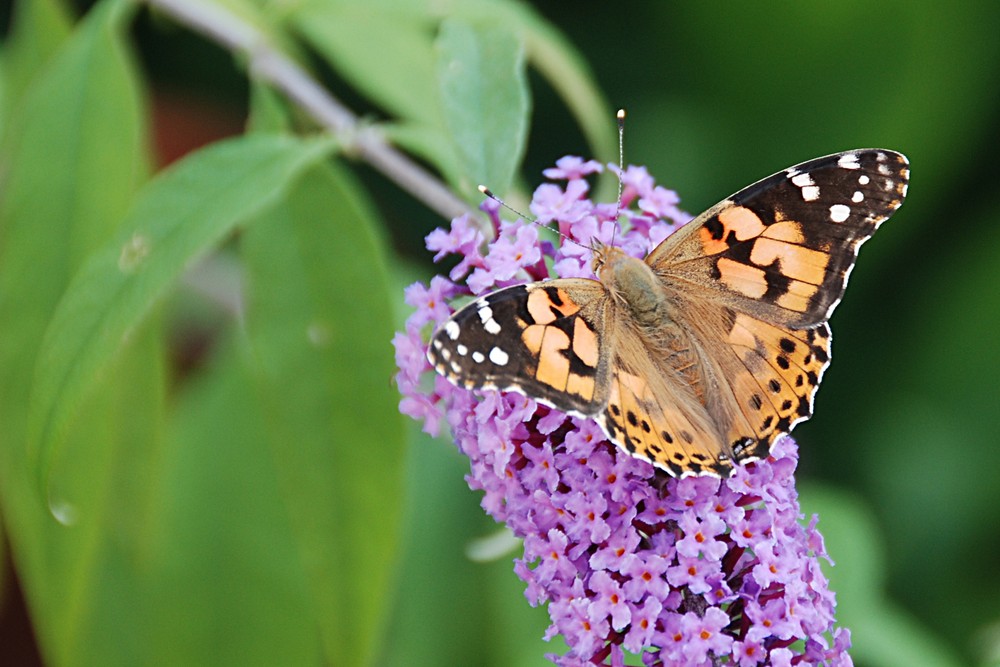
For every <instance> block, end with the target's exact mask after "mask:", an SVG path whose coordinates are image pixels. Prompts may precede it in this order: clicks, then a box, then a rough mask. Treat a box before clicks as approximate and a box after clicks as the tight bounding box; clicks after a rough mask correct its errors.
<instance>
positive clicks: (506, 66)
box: [437, 19, 530, 194]
mask: <svg viewBox="0 0 1000 667" xmlns="http://www.w3.org/2000/svg"><path fill="white" fill-rule="evenodd" d="M437 47H438V49H437V50H438V62H437V70H438V80H439V89H440V91H441V98H442V106H443V108H444V114H445V121H446V124H447V127H448V129H449V131H450V135H451V140H452V142H453V144H454V146H455V152H456V153H457V155H458V156H459V159H460V161H461V162H460V165H461V167H460V173H461V174H462V180H461V181H460V182H459V183H458V189H459V191H460V192H462V193H469V194H471V193H472V192H473V191H474V190H475V188H476V186H477V185H478V184H479V183H485V184H487V185H488V186H489V187H490V188H496V189H497V191H498V192H506V191H507V190H508V188H509V187H510V184H511V182H512V181H513V178H514V173H515V171H516V170H517V167H518V166H519V165H520V164H521V159H522V157H523V155H524V144H525V141H526V139H527V132H528V127H527V121H528V112H529V107H530V101H529V97H528V88H527V82H526V80H525V73H524V48H523V45H522V44H521V42H520V40H519V39H518V37H517V35H515V34H514V33H512V32H510V31H509V30H505V29H504V28H503V27H502V26H497V25H494V24H491V23H487V22H485V21H484V22H477V23H470V22H466V21H462V20H459V19H445V21H444V22H443V23H442V24H441V31H440V34H439V35H438V40H437Z"/></svg>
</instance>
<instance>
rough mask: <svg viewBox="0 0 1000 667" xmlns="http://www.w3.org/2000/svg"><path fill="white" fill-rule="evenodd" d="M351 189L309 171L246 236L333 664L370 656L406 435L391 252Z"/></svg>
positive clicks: (282, 434)
mask: <svg viewBox="0 0 1000 667" xmlns="http://www.w3.org/2000/svg"><path fill="white" fill-rule="evenodd" d="M357 189H358V188H357V185H356V184H354V183H353V182H352V181H350V180H349V179H347V177H346V175H345V174H344V173H343V172H342V171H340V170H335V169H332V168H330V167H328V166H322V167H316V168H313V169H311V170H309V171H308V172H306V173H305V174H304V175H303V177H302V178H301V179H300V180H299V181H298V182H297V183H296V184H295V186H294V187H293V188H292V189H291V190H290V191H289V192H288V195H287V197H286V198H285V199H284V200H283V201H282V203H281V205H279V206H275V207H273V208H271V209H268V211H267V212H266V213H264V214H263V215H262V216H261V219H260V220H259V221H258V222H256V223H255V224H254V225H253V226H252V227H251V228H250V229H249V230H248V232H247V234H246V235H245V237H244V239H243V248H244V251H245V252H244V257H245V259H246V263H247V267H248V272H249V290H250V291H249V297H250V298H249V310H248V330H249V334H250V342H251V344H252V350H253V353H254V356H255V358H256V360H257V362H258V364H259V366H258V373H259V382H258V384H259V386H260V389H261V392H260V393H261V400H262V402H263V404H264V408H265V409H264V414H266V415H267V416H268V424H267V425H268V434H269V435H270V437H271V440H272V448H273V450H274V460H275V462H276V464H277V467H278V474H279V479H280V481H281V483H282V485H281V486H282V492H283V496H284V499H285V502H286V504H287V508H288V512H289V515H290V516H291V521H292V525H293V530H294V532H295V538H296V545H297V547H298V552H299V559H300V562H301V564H302V566H303V567H304V569H305V572H306V576H307V578H308V581H309V591H310V594H311V596H312V602H313V606H314V609H315V612H316V617H317V619H318V623H319V629H320V636H321V638H322V641H323V646H324V649H325V653H326V658H327V662H328V663H330V664H345V665H366V664H372V660H373V657H374V654H375V651H376V648H377V645H378V644H377V641H378V640H379V639H381V629H382V628H384V626H385V619H386V617H387V615H388V604H389V602H390V601H391V597H390V596H389V595H388V591H389V586H390V583H391V575H392V573H393V572H394V570H395V565H396V563H395V551H396V549H397V547H398V542H399V536H398V532H399V524H400V514H401V509H402V503H401V500H402V489H403V479H402V477H403V461H404V437H403V425H402V417H401V415H400V414H399V411H398V409H397V403H398V400H399V396H398V393H397V392H396V391H395V389H394V387H393V386H392V385H391V384H390V382H389V381H388V380H389V378H390V377H391V376H392V374H393V371H394V364H393V361H392V347H391V345H390V340H391V338H392V335H393V331H394V326H393V317H392V308H391V299H390V295H389V287H388V278H387V275H386V267H385V260H384V257H383V253H384V249H383V246H382V243H381V242H380V239H379V238H378V237H377V235H376V234H374V232H373V229H372V222H371V221H372V220H374V219H375V216H374V215H373V213H372V211H371V210H369V209H368V208H367V207H365V206H362V203H361V202H360V201H359V200H358V198H357V195H355V194H354V193H355V191H356V190H357Z"/></svg>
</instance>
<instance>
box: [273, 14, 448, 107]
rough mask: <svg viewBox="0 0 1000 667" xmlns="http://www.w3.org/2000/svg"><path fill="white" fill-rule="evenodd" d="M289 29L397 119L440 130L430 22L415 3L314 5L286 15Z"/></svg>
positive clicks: (431, 25) (429, 17)
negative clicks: (435, 127)
mask: <svg viewBox="0 0 1000 667" xmlns="http://www.w3.org/2000/svg"><path fill="white" fill-rule="evenodd" d="M291 20H292V22H293V25H294V26H295V28H296V29H297V30H299V31H301V32H302V34H303V35H304V36H305V37H306V39H307V40H308V41H309V43H310V44H311V45H312V46H313V48H315V49H316V50H317V51H318V52H319V53H320V54H322V55H323V56H325V57H326V58H328V59H329V61H330V64H331V66H332V67H333V68H334V69H335V70H336V71H337V73H338V74H339V75H340V76H342V77H344V78H345V79H346V80H347V81H349V82H350V83H351V84H352V85H353V86H354V87H355V88H357V89H358V90H359V91H361V92H362V93H363V94H364V95H366V96H368V97H369V98H370V99H371V100H372V101H374V102H375V103H376V104H378V105H380V106H382V107H384V108H385V110H386V111H388V112H389V113H392V114H395V115H396V116H398V117H399V118H400V119H403V120H406V121H410V122H417V123H423V124H427V125H430V126H432V127H434V126H438V127H439V126H441V118H442V113H441V108H440V106H439V104H438V101H437V96H436V95H434V94H433V93H432V91H435V90H436V89H437V85H436V83H435V75H434V49H433V40H434V28H435V26H434V22H433V20H432V17H431V16H429V15H428V14H426V13H425V12H424V11H423V10H422V8H421V6H420V5H419V3H403V4H393V3H390V4H389V5H386V4H385V3H375V2H371V3H368V2H366V3H357V2H333V3H331V2H316V1H315V0H306V1H304V2H302V3H301V5H300V7H299V8H298V9H297V10H296V11H295V12H294V13H293V14H292V16H291Z"/></svg>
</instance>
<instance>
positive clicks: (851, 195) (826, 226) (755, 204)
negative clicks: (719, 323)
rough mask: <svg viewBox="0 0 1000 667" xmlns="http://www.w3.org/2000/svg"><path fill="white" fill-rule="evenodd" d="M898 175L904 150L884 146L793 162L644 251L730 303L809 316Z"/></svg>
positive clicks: (824, 306)
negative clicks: (653, 248)
mask: <svg viewBox="0 0 1000 667" xmlns="http://www.w3.org/2000/svg"><path fill="white" fill-rule="evenodd" d="M908 177H909V168H908V163H907V161H906V158H905V157H904V156H903V155H901V154H899V153H895V152H893V151H887V150H857V151H848V152H845V153H839V154H836V155H830V156H827V157H823V158H817V159H815V160H810V161H808V162H803V163H802V164H799V165H797V166H795V167H791V168H789V169H786V170H784V171H781V172H779V173H777V174H774V175H773V176H770V177H768V178H765V179H763V180H761V181H759V182H757V183H755V184H753V185H751V186H749V187H747V188H744V189H743V190H740V191H739V192H737V193H736V194H735V195H733V196H732V197H730V198H728V199H726V200H724V201H722V202H720V203H719V204H717V205H716V206H714V207H712V208H711V209H709V210H708V211H706V212H705V213H703V214H702V215H700V216H698V218H696V219H695V220H693V221H692V222H690V223H688V225H686V226H685V227H684V228H682V229H681V230H679V231H678V232H677V233H676V234H674V235H672V236H671V237H668V238H667V240H666V241H665V242H664V243H662V244H661V245H660V247H658V248H657V249H656V250H654V251H653V252H652V253H651V254H650V256H649V257H648V258H647V260H646V261H647V263H649V264H650V265H651V266H653V267H654V269H655V270H656V271H657V272H658V273H660V274H661V275H663V276H664V278H665V279H666V280H667V281H668V282H675V283H677V284H678V285H680V286H681V288H684V286H691V285H694V286H696V287H697V289H699V290H704V294H705V296H707V297H711V296H712V295H713V294H714V295H715V298H716V299H717V300H719V301H720V303H722V304H724V305H726V306H728V307H731V308H733V309H735V310H737V311H741V312H744V313H749V314H752V315H756V316H758V317H761V319H766V320H769V321H773V322H776V323H780V324H784V325H788V326H793V327H804V326H815V325H817V324H819V323H820V322H824V321H826V319H827V318H829V316H830V314H831V313H832V312H833V309H834V307H835V306H836V305H837V303H839V302H840V299H841V297H842V296H843V293H844V288H845V287H846V284H847V277H848V275H849V274H850V271H851V268H852V267H853V266H854V262H855V259H856V257H857V252H858V248H859V246H860V245H861V244H862V243H864V241H866V240H867V239H868V238H870V237H871V235H872V234H873V233H874V232H875V230H876V229H877V228H878V226H879V225H880V224H881V223H882V222H883V221H884V220H886V219H887V218H888V217H889V216H890V215H891V214H892V213H893V211H895V210H896V209H897V208H898V207H899V206H900V204H901V203H902V201H903V198H904V197H905V195H906V185H907V179H908Z"/></svg>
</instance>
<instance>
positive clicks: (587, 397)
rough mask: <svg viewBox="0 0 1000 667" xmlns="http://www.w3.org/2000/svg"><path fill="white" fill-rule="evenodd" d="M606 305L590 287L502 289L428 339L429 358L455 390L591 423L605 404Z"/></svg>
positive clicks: (576, 283) (598, 288)
mask: <svg viewBox="0 0 1000 667" xmlns="http://www.w3.org/2000/svg"><path fill="white" fill-rule="evenodd" d="M606 306H607V292H606V290H605V289H604V286H603V285H601V283H599V282H597V281H596V280H586V279H581V278H577V279H568V278H567V279H558V280H549V281H545V282H539V283H531V284H528V285H515V286H513V287H507V288H505V289H501V290H498V291H496V292H493V293H491V294H488V295H486V296H484V297H482V298H480V299H477V300H475V301H473V302H472V303H470V304H468V305H467V306H465V307H464V308H462V309H461V310H459V311H458V312H456V313H455V314H454V315H452V316H451V318H449V319H448V320H447V321H446V322H445V323H444V324H443V325H441V327H440V328H438V330H437V331H435V332H434V334H433V335H432V336H431V341H430V345H429V346H428V349H427V358H428V360H429V361H430V362H431V365H432V366H433V367H434V369H435V370H436V371H437V372H438V373H440V374H441V375H443V376H445V377H446V378H448V379H449V380H450V381H451V382H452V383H454V384H456V385H458V386H461V387H465V388H467V389H497V390H500V391H516V392H518V393H521V394H524V395H526V396H530V397H532V398H535V399H537V400H539V401H541V402H542V403H545V404H547V405H551V406H553V407H555V408H557V409H559V410H562V411H563V412H570V413H574V414H577V415H580V416H585V417H593V416H595V415H596V414H598V413H599V412H600V411H601V409H602V408H603V407H604V405H605V403H606V401H607V387H608V374H609V368H610V362H609V354H608V344H609V343H610V341H609V340H608V339H607V334H606V331H605V330H604V326H603V321H604V320H603V318H604V312H605V309H606Z"/></svg>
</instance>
